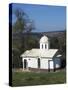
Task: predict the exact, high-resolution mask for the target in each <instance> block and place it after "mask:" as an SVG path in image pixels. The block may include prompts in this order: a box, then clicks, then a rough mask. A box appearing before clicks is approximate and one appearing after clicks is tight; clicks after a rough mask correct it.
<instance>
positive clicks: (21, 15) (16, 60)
mask: <svg viewBox="0 0 68 90" xmlns="http://www.w3.org/2000/svg"><path fill="white" fill-rule="evenodd" d="M13 14H14V16H15V22H13V24H12V35H13V37H12V51H13V53H12V54H13V56H12V57H13V60H12V61H13V67H14V68H19V67H21V66H22V65H21V64H22V63H21V58H20V55H21V53H23V52H24V51H25V50H26V49H27V48H28V43H27V41H28V39H29V37H28V33H30V32H31V31H32V29H35V28H34V27H35V26H34V22H33V20H30V19H29V17H28V15H27V14H26V13H25V12H24V11H23V10H21V9H19V8H18V9H16V10H14V12H13ZM23 33H26V36H25V35H24V34H23ZM14 34H16V35H19V37H18V38H17V39H15V38H14ZM21 34H22V37H21ZM29 42H30V41H29Z"/></svg>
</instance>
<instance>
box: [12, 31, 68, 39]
mask: <svg viewBox="0 0 68 90" xmlns="http://www.w3.org/2000/svg"><path fill="white" fill-rule="evenodd" d="M65 32H66V31H52V32H31V33H13V34H12V39H20V38H22V37H23V36H26V35H27V34H28V35H31V36H32V37H38V38H41V36H43V35H46V36H48V37H61V36H63V35H64V34H65Z"/></svg>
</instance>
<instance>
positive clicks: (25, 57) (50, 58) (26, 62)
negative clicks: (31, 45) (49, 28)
mask: <svg viewBox="0 0 68 90" xmlns="http://www.w3.org/2000/svg"><path fill="white" fill-rule="evenodd" d="M49 43H50V42H49V39H48V37H46V36H43V37H42V38H41V39H40V42H39V44H40V48H39V49H31V50H27V51H25V52H24V53H23V54H22V55H21V57H22V63H23V70H25V69H27V70H36V69H37V70H40V71H42V70H44V71H45V70H48V71H50V70H55V69H59V68H60V66H61V60H60V56H61V55H58V54H57V52H58V49H50V46H49Z"/></svg>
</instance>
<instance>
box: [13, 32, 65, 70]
mask: <svg viewBox="0 0 68 90" xmlns="http://www.w3.org/2000/svg"><path fill="white" fill-rule="evenodd" d="M43 35H47V36H48V37H49V39H50V48H57V49H59V53H60V54H62V67H64V66H65V62H66V31H53V32H41V33H38V32H30V33H20V32H19V33H12V57H13V60H12V61H13V68H21V67H22V62H21V57H20V55H21V54H22V53H23V52H24V51H25V50H29V49H32V48H39V40H40V38H41V37H42V36H43Z"/></svg>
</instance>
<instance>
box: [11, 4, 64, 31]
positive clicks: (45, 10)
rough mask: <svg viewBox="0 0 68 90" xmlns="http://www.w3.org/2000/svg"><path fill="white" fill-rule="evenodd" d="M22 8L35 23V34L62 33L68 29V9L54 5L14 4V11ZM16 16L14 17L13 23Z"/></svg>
mask: <svg viewBox="0 0 68 90" xmlns="http://www.w3.org/2000/svg"><path fill="white" fill-rule="evenodd" d="M16 8H21V9H22V10H23V11H24V12H25V13H26V14H27V15H28V16H29V18H30V19H31V20H33V21H34V23H35V30H33V32H51V31H62V30H65V29H66V7H65V6H52V5H34V4H33V5H32V4H18V3H17V4H12V9H13V10H15V9H16ZM14 20H15V16H13V17H12V21H14Z"/></svg>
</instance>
